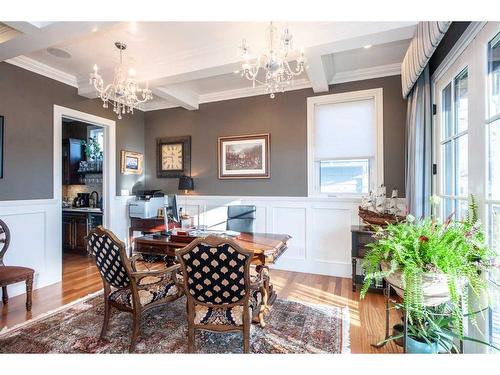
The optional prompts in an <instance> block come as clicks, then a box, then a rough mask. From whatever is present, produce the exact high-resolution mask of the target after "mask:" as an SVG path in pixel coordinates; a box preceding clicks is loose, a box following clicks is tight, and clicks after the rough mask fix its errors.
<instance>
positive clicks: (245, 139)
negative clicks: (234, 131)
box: [218, 134, 271, 179]
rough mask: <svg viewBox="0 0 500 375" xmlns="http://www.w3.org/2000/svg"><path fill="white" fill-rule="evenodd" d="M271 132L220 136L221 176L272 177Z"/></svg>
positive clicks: (219, 163)
mask: <svg viewBox="0 0 500 375" xmlns="http://www.w3.org/2000/svg"><path fill="white" fill-rule="evenodd" d="M269 143H270V135H269V134H253V135H240V136H233V137H219V152H218V158H219V160H218V165H219V178H220V179H233V178H270V177H271V174H270V162H271V161H270V157H269Z"/></svg>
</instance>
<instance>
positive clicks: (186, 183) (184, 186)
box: [179, 176, 194, 190]
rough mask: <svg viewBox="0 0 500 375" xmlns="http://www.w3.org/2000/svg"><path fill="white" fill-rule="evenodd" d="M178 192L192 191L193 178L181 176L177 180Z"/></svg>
mask: <svg viewBox="0 0 500 375" xmlns="http://www.w3.org/2000/svg"><path fill="white" fill-rule="evenodd" d="M179 190H194V181H193V178H192V177H189V176H181V177H180V178H179Z"/></svg>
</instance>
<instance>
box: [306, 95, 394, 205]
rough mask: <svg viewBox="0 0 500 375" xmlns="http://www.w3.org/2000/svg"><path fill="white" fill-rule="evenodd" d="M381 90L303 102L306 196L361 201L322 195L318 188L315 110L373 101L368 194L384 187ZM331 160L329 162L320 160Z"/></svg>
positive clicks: (346, 195) (347, 195) (350, 195)
mask: <svg viewBox="0 0 500 375" xmlns="http://www.w3.org/2000/svg"><path fill="white" fill-rule="evenodd" d="M383 95H384V94H383V88H375V89H368V90H359V91H350V92H345V93H339V94H327V95H318V96H312V97H308V98H307V196H308V197H322V198H361V197H362V196H363V195H366V194H364V193H362V194H358V193H322V192H321V187H320V185H319V177H320V176H319V175H320V171H319V169H320V168H319V165H320V163H319V161H320V160H315V157H314V155H315V139H314V133H315V132H314V130H315V128H314V127H315V107H316V106H317V105H324V104H338V103H346V102H355V101H362V100H373V101H374V122H375V134H376V140H375V156H374V160H373V162H372V163H370V164H372V165H371V166H370V171H369V173H370V176H369V180H370V182H369V183H370V186H369V190H373V189H374V188H375V187H377V186H380V185H382V184H383V183H384V137H383V124H384V119H383ZM367 158H368V159H370V158H369V157H367V156H364V157H359V158H347V157H346V158H339V160H340V159H342V160H347V159H349V160H350V159H367ZM324 160H333V159H324Z"/></svg>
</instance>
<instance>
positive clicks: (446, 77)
mask: <svg viewBox="0 0 500 375" xmlns="http://www.w3.org/2000/svg"><path fill="white" fill-rule="evenodd" d="M471 63H472V62H471V56H470V54H469V53H467V52H464V53H462V54H461V55H460V56H459V57H458V58H457V60H456V61H455V63H454V64H453V65H452V66H451V67H450V68H449V69H448V70H447V71H446V73H445V74H443V75H442V76H441V77H440V78H439V79H438V80H435V81H433V83H432V87H433V97H434V101H435V104H436V106H437V111H436V114H435V116H434V121H433V123H434V136H433V153H434V157H433V159H434V163H435V164H436V165H437V171H436V175H435V179H434V181H433V194H436V195H437V196H439V197H440V198H441V202H443V203H442V204H441V206H440V207H439V214H440V217H441V218H444V217H445V216H447V215H445V214H444V211H445V204H444V201H445V200H446V199H447V200H451V201H452V202H453V210H452V212H455V214H458V211H459V210H458V206H459V205H460V203H463V202H466V201H467V200H468V195H469V194H471V189H470V184H468V185H469V186H468V189H467V194H468V195H467V196H461V195H458V194H457V185H458V182H457V181H458V177H457V176H456V171H457V164H456V163H457V161H458V157H457V151H456V150H457V145H458V142H459V140H460V139H463V136H466V137H467V148H468V149H469V150H470V147H471V144H470V139H469V136H470V129H471V110H470V109H471V106H470V104H469V102H470V97H471V82H470V81H471V71H470V70H471V65H472V64H471ZM464 71H467V79H468V89H467V98H468V107H469V108H468V118H467V129H466V130H462V131H460V130H459V129H458V126H457V123H456V110H457V108H456V101H455V99H456V97H455V89H456V79H457V78H458V77H459V76H461V75H462V74H463V73H464ZM448 86H450V92H451V93H450V94H451V96H450V102H451V108H450V109H451V110H450V114H449V115H450V116H451V121H452V123H453V129H454V130H453V132H452V134H451V135H450V134H448V135H446V134H445V129H444V118H443V116H441V114H442V111H441V110H440V108H441V107H442V105H443V95H442V94H443V91H444V90H445V89H446V88H447V87H448ZM447 143H449V144H450V145H451V149H452V155H453V157H452V174H453V176H452V184H453V194H445V187H444V185H445V173H444V167H445V165H444V161H445V159H444V145H445V144H447ZM469 153H470V151H469V152H468V154H469ZM468 159H469V158H468ZM467 163H468V165H467V170H468V179H467V182H469V180H470V179H471V178H470V161H469V160H467Z"/></svg>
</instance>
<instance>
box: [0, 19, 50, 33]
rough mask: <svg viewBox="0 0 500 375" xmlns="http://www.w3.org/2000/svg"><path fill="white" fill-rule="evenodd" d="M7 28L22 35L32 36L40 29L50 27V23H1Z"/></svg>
mask: <svg viewBox="0 0 500 375" xmlns="http://www.w3.org/2000/svg"><path fill="white" fill-rule="evenodd" d="M2 22H3V23H4V24H6V25H7V26H10V27H12V28H13V29H16V30H17V31H20V32H22V33H23V34H32V33H34V32H37V31H39V30H40V28H42V27H45V26H48V25H50V24H51V23H52V22H44V23H39V22H38V23H37V22H25V21H2Z"/></svg>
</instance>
